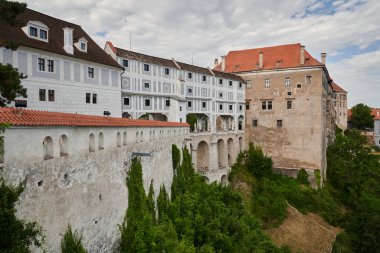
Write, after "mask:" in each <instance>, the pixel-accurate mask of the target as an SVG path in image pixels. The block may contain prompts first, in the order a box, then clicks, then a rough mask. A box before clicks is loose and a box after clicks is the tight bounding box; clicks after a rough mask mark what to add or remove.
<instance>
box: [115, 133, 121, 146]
mask: <svg viewBox="0 0 380 253" xmlns="http://www.w3.org/2000/svg"><path fill="white" fill-rule="evenodd" d="M116 144H117V147H121V134H120V132H117V135H116Z"/></svg>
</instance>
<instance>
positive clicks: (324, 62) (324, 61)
mask: <svg viewBox="0 0 380 253" xmlns="http://www.w3.org/2000/svg"><path fill="white" fill-rule="evenodd" d="M321 62H322V63H323V64H326V53H321Z"/></svg>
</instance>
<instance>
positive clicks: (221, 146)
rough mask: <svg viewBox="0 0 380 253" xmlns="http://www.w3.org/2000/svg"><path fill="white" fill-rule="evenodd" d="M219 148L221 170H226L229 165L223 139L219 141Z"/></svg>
mask: <svg viewBox="0 0 380 253" xmlns="http://www.w3.org/2000/svg"><path fill="white" fill-rule="evenodd" d="M217 148H218V164H219V169H224V168H226V166H227V164H226V147H225V144H224V140H223V139H219V140H218V142H217Z"/></svg>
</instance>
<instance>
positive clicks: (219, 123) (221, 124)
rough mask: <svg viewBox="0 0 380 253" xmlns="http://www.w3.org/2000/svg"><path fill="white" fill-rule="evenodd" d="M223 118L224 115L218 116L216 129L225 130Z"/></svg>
mask: <svg viewBox="0 0 380 253" xmlns="http://www.w3.org/2000/svg"><path fill="white" fill-rule="evenodd" d="M223 130H224V129H223V119H222V116H218V117H216V131H223Z"/></svg>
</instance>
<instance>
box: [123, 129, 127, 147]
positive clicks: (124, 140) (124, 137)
mask: <svg viewBox="0 0 380 253" xmlns="http://www.w3.org/2000/svg"><path fill="white" fill-rule="evenodd" d="M125 145H127V132H124V133H123V146H125Z"/></svg>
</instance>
